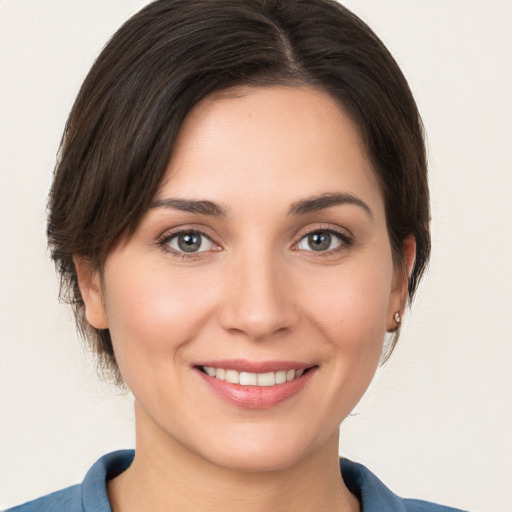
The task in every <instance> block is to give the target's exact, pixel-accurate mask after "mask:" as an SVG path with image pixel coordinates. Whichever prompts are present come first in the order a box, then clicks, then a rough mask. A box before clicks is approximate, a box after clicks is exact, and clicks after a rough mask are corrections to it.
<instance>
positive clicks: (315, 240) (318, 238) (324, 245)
mask: <svg viewBox="0 0 512 512" xmlns="http://www.w3.org/2000/svg"><path fill="white" fill-rule="evenodd" d="M308 243H309V246H310V247H311V249H313V251H325V250H326V249H329V246H330V245H331V235H330V234H329V233H313V234H312V235H309V236H308Z"/></svg>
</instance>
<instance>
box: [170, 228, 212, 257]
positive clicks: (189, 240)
mask: <svg viewBox="0 0 512 512" xmlns="http://www.w3.org/2000/svg"><path fill="white" fill-rule="evenodd" d="M163 245H166V246H168V247H169V248H170V249H171V250H172V251H175V252H179V253H189V254H190V253H198V252H205V251H210V250H211V249H212V248H213V245H214V244H213V242H212V241H211V240H210V239H209V238H208V237H207V236H206V235H205V234H203V233H200V232H198V231H181V232H180V233H174V234H172V235H170V236H168V237H167V238H166V239H165V240H164V241H163Z"/></svg>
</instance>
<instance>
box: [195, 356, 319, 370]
mask: <svg viewBox="0 0 512 512" xmlns="http://www.w3.org/2000/svg"><path fill="white" fill-rule="evenodd" d="M194 366H196V367H198V366H211V367H213V368H223V369H225V370H236V371H238V372H248V373H267V372H278V371H282V370H305V369H306V368H311V367H312V366H315V365H314V364H311V363H304V362H300V361H249V360H247V359H222V360H210V361H201V362H200V363H198V364H195V365H194Z"/></svg>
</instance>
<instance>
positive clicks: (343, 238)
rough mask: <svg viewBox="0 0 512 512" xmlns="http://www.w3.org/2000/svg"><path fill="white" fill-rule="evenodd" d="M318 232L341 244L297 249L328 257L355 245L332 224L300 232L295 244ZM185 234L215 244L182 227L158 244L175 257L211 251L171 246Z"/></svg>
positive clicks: (166, 235)
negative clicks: (196, 250)
mask: <svg viewBox="0 0 512 512" xmlns="http://www.w3.org/2000/svg"><path fill="white" fill-rule="evenodd" d="M316 233H327V234H329V235H334V236H335V237H336V238H338V239H339V240H340V242H341V243H340V245H339V246H338V247H335V248H334V249H330V250H327V251H313V250H311V251H307V250H301V249H295V250H297V251H302V252H308V253H313V254H311V255H310V256H312V257H326V256H331V255H333V254H336V253H338V252H341V251H344V250H346V249H348V248H350V247H351V246H352V245H353V239H352V237H351V236H349V235H347V234H346V233H345V232H343V231H341V230H338V229H335V228H333V227H332V226H329V227H315V228H314V229H308V230H305V231H303V232H301V233H300V234H299V237H298V238H299V239H298V241H297V242H295V243H294V244H293V245H294V247H295V246H297V245H298V244H299V243H300V242H301V241H302V240H304V239H305V238H306V237H308V236H310V235H314V234H316ZM184 234H190V235H199V236H200V237H204V238H206V239H207V240H209V241H210V242H211V243H212V244H213V245H217V244H215V242H214V241H213V240H212V239H211V237H210V236H208V235H207V234H206V233H204V232H203V231H201V230H198V229H180V230H178V231H173V232H167V233H166V234H165V235H163V236H162V237H161V238H160V239H158V240H157V244H158V246H159V247H161V248H162V250H164V251H165V252H167V253H169V254H171V255H172V256H173V257H175V258H179V259H198V258H200V257H202V253H204V252H209V251H198V252H190V253H187V252H184V251H178V250H176V249H173V248H171V247H170V246H169V243H170V242H171V241H172V240H173V239H174V238H176V237H178V236H180V235H184Z"/></svg>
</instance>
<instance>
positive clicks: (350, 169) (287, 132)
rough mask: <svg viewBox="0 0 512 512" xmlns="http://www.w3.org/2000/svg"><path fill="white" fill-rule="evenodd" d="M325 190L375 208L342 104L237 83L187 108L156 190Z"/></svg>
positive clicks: (366, 166) (239, 195)
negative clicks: (164, 175) (370, 203)
mask: <svg viewBox="0 0 512 512" xmlns="http://www.w3.org/2000/svg"><path fill="white" fill-rule="evenodd" d="M331 192H343V193H352V194H354V195H358V196H363V198H364V200H366V201H370V202H373V203H380V204H379V206H382V197H381V193H380V188H379V186H378V183H377V180H376V178H375V176H374V172H373V170H372V168H371V165H370V163H369V161H368V158H367V156H366V152H365V150H364V145H363V143H362V140H361V137H360V136H359V133H358V129H357V126H356V125H355V123H354V122H353V121H352V119H351V118H350V116H349V115H348V114H347V113H346V112H345V110H344V108H343V107H342V105H340V103H339V102H338V101H337V100H336V99H334V98H333V97H332V96H330V95H329V94H327V93H325V92H322V91H319V90H317V89H313V88H309V87H266V88H265V87H253V88H251V87H242V88H237V89H231V90H229V91H224V92H222V93H220V94H216V95H212V96H210V97H208V98H206V99H205V100H203V101H202V102H200V103H199V104H198V105H197V106H196V107H195V108H194V109H193V110H192V111H191V112H190V113H189V115H188V116H187V118H186V119H185V121H184V123H183V125H182V127H181V130H180V133H179V135H178V138H177V141H176V144H175V147H174V150H173V154H172V157H171V160H170V162H169V166H168V170H167V174H166V177H165V179H164V181H163V184H162V186H161V188H160V190H159V193H158V195H157V196H158V198H160V197H164V196H166V195H179V196H185V197H189V198H194V199H196V198H198V197H199V196H200V198H208V199H212V200H216V201H220V202H223V203H226V202H227V203H236V200H237V199H238V200H240V201H241V202H242V203H243V204H245V205H247V204H252V205H255V206H256V205H259V206H261V205H262V203H265V202H266V203H267V204H269V203H270V202H281V203H283V205H284V203H291V202H293V201H295V200H296V199H297V198H299V197H302V196H312V195H315V194H322V193H331Z"/></svg>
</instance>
